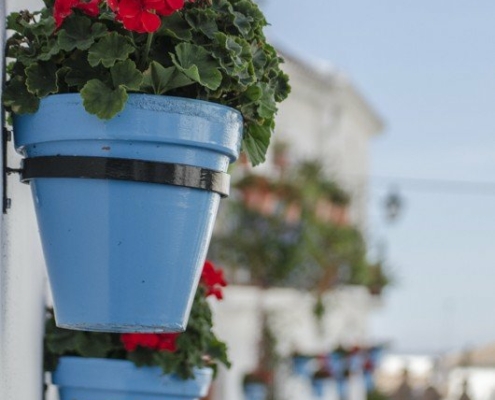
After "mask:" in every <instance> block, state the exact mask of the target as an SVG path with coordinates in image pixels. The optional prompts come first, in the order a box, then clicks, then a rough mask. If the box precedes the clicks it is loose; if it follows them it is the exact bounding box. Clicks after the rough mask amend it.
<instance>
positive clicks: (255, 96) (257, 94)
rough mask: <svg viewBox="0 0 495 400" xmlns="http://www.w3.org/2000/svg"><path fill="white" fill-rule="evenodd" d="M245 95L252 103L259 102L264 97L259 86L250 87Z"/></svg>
mask: <svg viewBox="0 0 495 400" xmlns="http://www.w3.org/2000/svg"><path fill="white" fill-rule="evenodd" d="M244 95H245V96H246V97H247V98H248V99H249V100H251V101H254V102H256V101H258V100H260V99H261V96H262V95H263V91H262V90H261V88H260V87H259V86H258V85H253V86H250V87H248V89H247V90H246V91H245V92H244Z"/></svg>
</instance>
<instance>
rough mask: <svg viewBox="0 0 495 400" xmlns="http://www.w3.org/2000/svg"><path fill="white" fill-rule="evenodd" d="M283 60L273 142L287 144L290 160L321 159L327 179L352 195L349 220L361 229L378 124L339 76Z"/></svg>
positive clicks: (333, 72)
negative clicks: (285, 88)
mask: <svg viewBox="0 0 495 400" xmlns="http://www.w3.org/2000/svg"><path fill="white" fill-rule="evenodd" d="M285 60H286V63H285V64H284V65H283V68H284V70H285V71H286V72H287V74H288V75H289V77H290V84H291V87H292V92H291V94H290V96H289V98H288V99H287V100H285V101H284V102H283V103H282V104H281V105H280V109H279V113H278V116H277V121H276V122H277V125H276V134H275V136H274V139H273V140H275V141H276V140H280V141H282V142H286V143H288V144H289V146H290V147H289V155H290V158H291V160H294V161H300V160H306V159H318V160H320V161H321V162H322V163H323V165H324V167H325V170H326V173H327V174H328V176H329V177H330V178H333V179H335V180H336V181H337V182H339V183H340V184H341V185H342V186H343V187H344V188H345V189H346V190H347V191H348V192H349V193H350V194H351V196H352V204H351V220H352V221H353V222H354V223H355V224H356V225H358V226H360V227H362V228H364V227H365V226H366V219H367V215H366V208H367V206H366V204H367V182H368V172H369V144H370V140H371V139H372V138H373V136H375V135H377V134H379V133H380V132H381V131H382V129H383V124H382V122H381V120H380V118H379V117H378V116H377V115H376V114H375V112H374V110H373V109H372V108H371V107H370V105H369V104H368V103H367V102H366V101H365V100H364V99H363V97H362V96H361V95H360V94H359V93H358V92H357V90H356V88H355V87H354V86H353V84H352V83H351V82H350V80H349V79H348V78H347V77H346V76H345V75H343V74H342V73H340V72H338V71H336V70H335V69H332V68H329V67H324V68H321V67H318V66H315V65H308V64H305V63H303V62H301V61H300V60H297V59H295V58H293V57H291V56H285ZM268 164H269V163H268ZM262 169H265V170H269V165H266V166H262Z"/></svg>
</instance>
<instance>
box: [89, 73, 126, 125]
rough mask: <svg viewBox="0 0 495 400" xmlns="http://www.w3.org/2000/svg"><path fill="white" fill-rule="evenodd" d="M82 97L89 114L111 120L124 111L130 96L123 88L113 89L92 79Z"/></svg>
mask: <svg viewBox="0 0 495 400" xmlns="http://www.w3.org/2000/svg"><path fill="white" fill-rule="evenodd" d="M81 97H82V98H83V105H84V108H85V109H86V111H87V112H88V113H90V114H94V115H96V116H98V117H99V118H101V119H111V118H113V117H114V116H115V115H116V114H117V113H119V112H120V111H122V110H123V109H124V106H125V103H126V101H127V98H128V95H127V92H126V90H125V89H124V88H123V87H122V86H119V87H118V88H116V89H112V88H110V87H108V86H107V85H105V84H104V83H103V82H102V81H100V80H99V79H92V80H90V81H89V82H88V83H86V85H84V87H83V88H82V90H81Z"/></svg>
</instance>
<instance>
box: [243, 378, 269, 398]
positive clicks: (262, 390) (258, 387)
mask: <svg viewBox="0 0 495 400" xmlns="http://www.w3.org/2000/svg"><path fill="white" fill-rule="evenodd" d="M243 391H244V398H245V399H246V400H266V399H267V398H268V388H267V386H266V384H264V383H261V382H250V383H246V384H244V386H243Z"/></svg>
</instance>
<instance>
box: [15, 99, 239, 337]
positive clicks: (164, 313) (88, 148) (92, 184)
mask: <svg viewBox="0 0 495 400" xmlns="http://www.w3.org/2000/svg"><path fill="white" fill-rule="evenodd" d="M242 124H243V122H242V117H241V115H240V114H239V113H238V112H237V111H236V110H233V109H231V108H228V107H224V106H221V105H218V104H214V103H209V102H204V101H198V100H191V99H182V98H177V97H167V96H154V95H143V94H132V95H130V97H129V100H128V103H127V104H126V107H125V109H124V110H123V111H122V112H121V113H120V114H118V115H117V116H116V117H115V118H113V119H111V120H109V121H102V120H100V119H98V118H97V117H95V116H93V115H90V114H88V113H87V112H86V111H85V110H84V108H83V106H82V100H81V98H80V96H79V94H64V95H54V96H49V97H47V98H46V99H44V100H42V102H41V105H40V109H39V111H38V112H37V113H35V114H33V115H23V116H17V117H15V120H14V138H15V146H16V149H17V151H18V152H19V153H21V154H22V155H24V156H26V157H28V158H30V159H31V160H35V161H36V159H37V158H38V157H45V158H46V157H48V158H50V159H51V160H52V161H53V160H54V161H55V162H58V160H59V159H60V158H59V157H60V156H70V157H62V158H70V159H75V158H77V160H81V159H84V158H90V159H91V160H96V161H99V160H101V159H103V160H105V159H106V158H108V160H109V161H108V160H106V161H105V162H109V163H110V164H109V165H110V166H109V167H108V168H104V171H103V172H104V173H107V172H108V173H113V174H114V175H116V176H117V178H119V176H118V174H119V173H120V172H119V171H114V170H113V168H114V166H112V165H111V161H114V160H113V159H117V160H120V161H119V162H127V161H128V160H138V161H139V162H141V160H145V161H146V162H148V163H158V164H160V163H161V164H163V163H173V164H179V167H180V168H182V167H183V166H184V165H186V166H188V167H187V168H191V167H192V169H193V172H189V173H188V174H185V173H184V174H183V175H184V176H181V169H180V168H179V170H178V173H177V174H176V175H175V176H173V177H172V178H173V179H174V180H175V179H176V180H177V181H181V179H182V181H181V182H182V183H183V181H186V183H187V182H188V179H192V178H195V179H196V183H199V184H203V183H204V182H203V181H204V180H206V178H205V177H204V175H203V170H202V169H208V170H212V171H216V172H214V173H215V174H217V173H218V172H220V174H221V173H225V172H226V170H227V168H228V166H229V163H230V162H232V161H234V160H235V159H236V158H237V156H238V152H239V148H240V143H241V137H242ZM73 156H77V157H73ZM38 160H39V158H38ZM122 160H123V161H122ZM28 161H29V160H28ZM132 162H134V161H132ZM25 165H26V161H25ZM71 168H72V167H71ZM136 168H137V167H136ZM66 169H67V170H69V169H70V168H66ZM128 169H130V171H127V172H130V173H133V174H135V175H137V176H138V178H139V176H140V174H141V175H142V174H144V175H145V178H146V177H147V174H148V175H152V174H151V173H149V171H147V170H146V169H145V170H144V171H140V170H139V171H137V172H136V171H134V166H131V167H128ZM39 171H40V169H39V168H38V170H36V168H34V173H35V175H36V173H38V172H39ZM52 172H53V171H52ZM69 172H73V171H72V170H71V171H69ZM182 172H184V171H182ZM55 173H60V174H62V175H64V173H66V171H65V168H56V170H55ZM191 174H192V176H191ZM81 175H82V176H86V175H85V172H83V173H82V174H81ZM133 176H134V175H133ZM92 178H94V177H92ZM174 182H175V181H174ZM174 182H172V183H174ZM182 183H181V184H182ZM30 184H31V189H32V193H33V198H34V203H35V209H36V215H37V219H38V225H39V230H40V235H41V240H42V245H43V251H44V255H45V261H46V264H47V268H48V275H49V280H50V285H51V289H52V293H53V299H54V309H55V318H56V321H57V325H58V326H60V327H64V328H70V329H82V330H92V331H110V332H180V331H183V330H184V329H185V327H186V325H187V319H188V316H189V312H190V308H191V305H192V301H193V297H194V293H195V290H196V288H197V284H198V281H199V277H200V274H201V269H202V266H203V263H204V260H205V257H206V252H207V250H208V245H209V241H210V237H211V233H212V230H213V225H214V221H215V218H216V213H217V209H218V205H219V201H220V197H221V196H220V194H219V193H217V192H214V191H210V190H203V189H201V188H192V187H185V186H176V185H175V184H159V183H147V182H140V181H137V182H136V181H131V180H119V179H98V178H96V179H85V178H80V177H38V178H33V179H31V181H30Z"/></svg>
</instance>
